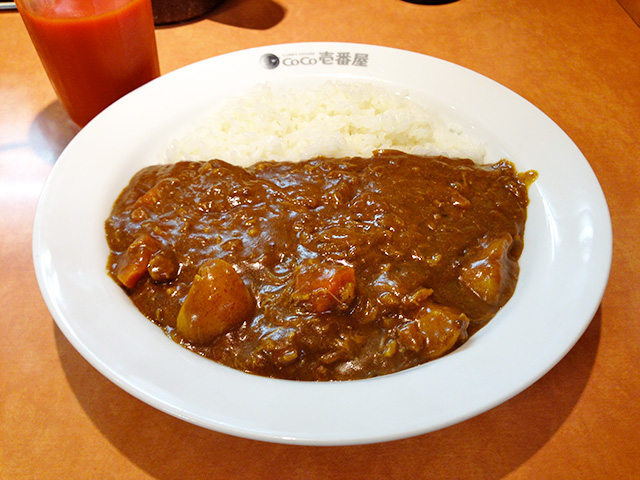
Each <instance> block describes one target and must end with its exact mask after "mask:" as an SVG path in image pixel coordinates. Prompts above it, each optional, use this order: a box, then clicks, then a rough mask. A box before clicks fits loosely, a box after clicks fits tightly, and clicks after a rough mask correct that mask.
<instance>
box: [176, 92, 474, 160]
mask: <svg viewBox="0 0 640 480" xmlns="http://www.w3.org/2000/svg"><path fill="white" fill-rule="evenodd" d="M379 149H395V150H401V151H403V152H406V153H414V154H419V155H447V156H450V157H466V158H471V159H473V160H474V161H476V162H479V163H482V162H483V161H484V155H485V146H484V145H483V144H482V143H481V142H477V141H474V140H472V139H471V138H469V137H468V136H467V135H466V134H465V133H464V132H463V131H462V130H461V129H460V128H459V127H458V126H457V125H454V124H451V123H447V122H445V121H444V120H443V119H442V118H441V117H440V116H439V115H437V114H436V113H434V112H433V111H431V110H430V109H428V108H426V107H424V106H421V105H418V104H417V103H415V102H413V101H412V100H411V99H410V98H409V97H408V96H406V95H400V94H396V93H391V92H390V91H387V90H385V89H383V88H380V87H376V86H374V85H371V84H366V83H360V82H327V83H326V84H324V85H322V86H320V87H317V88H305V89H297V90H296V89H292V90H287V91H285V92H276V91H275V90H274V89H273V88H272V87H271V86H270V85H269V84H262V85H260V86H258V87H256V88H254V89H253V90H252V91H250V92H249V93H248V94H246V95H243V96H240V97H237V98H233V99H231V100H230V101H229V102H228V103H227V104H225V105H224V106H223V107H222V108H221V109H220V110H218V111H216V112H213V114H212V115H211V116H210V117H209V118H208V119H206V120H205V121H204V122H202V123H201V124H199V125H198V126H196V127H195V128H194V129H193V130H192V131H190V132H189V133H188V134H186V135H184V136H182V137H180V138H178V139H176V140H174V141H173V142H172V143H171V144H170V146H169V148H168V152H167V161H168V162H170V163H173V162H176V161H180V160H209V159H214V158H216V159H220V160H225V161H228V162H232V163H236V164H238V165H242V166H248V165H251V164H253V163H255V162H257V161H261V160H288V161H300V160H307V159H309V158H314V157H317V156H326V157H355V156H362V157H369V156H371V154H372V152H374V151H375V150H379Z"/></svg>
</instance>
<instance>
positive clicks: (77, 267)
mask: <svg viewBox="0 0 640 480" xmlns="http://www.w3.org/2000/svg"><path fill="white" fill-rule="evenodd" d="M324 52H329V53H332V54H333V56H332V57H325V58H332V59H333V60H332V61H331V62H330V63H329V64H325V63H323V62H321V61H319V59H320V57H321V54H322V53H324ZM267 54H271V55H274V56H275V57H277V59H278V61H277V63H278V65H277V66H276V67H275V68H268V67H267V66H266V65H267V64H268V63H269V62H265V59H266V58H267V57H265V55H267ZM345 54H346V55H345ZM275 57H270V58H271V59H274V58H275ZM347 57H348V58H350V59H351V64H349V65H344V64H341V63H340V61H339V60H338V59H344V58H347ZM356 58H357V59H359V64H358V62H356V64H353V60H354V59H356ZM274 63H276V62H273V61H272V62H271V66H273V64H274ZM327 79H348V80H357V79H362V80H365V81H367V82H369V83H373V84H377V85H382V86H386V87H388V88H390V89H393V90H398V91H405V90H406V91H408V92H409V93H410V94H411V96H412V97H414V98H415V99H416V100H418V101H421V102H429V103H430V104H431V105H434V106H435V107H436V109H437V110H438V111H439V112H440V113H441V114H443V115H444V116H446V117H450V118H451V119H453V120H455V121H457V122H458V123H459V124H461V125H462V126H463V127H464V128H465V129H467V131H469V132H471V133H472V134H473V135H477V137H478V138H481V139H484V140H485V141H486V142H487V143H488V144H489V157H490V158H491V159H494V160H498V159H499V158H500V157H506V158H508V159H510V160H511V161H513V162H514V163H515V164H516V166H517V167H518V169H519V170H520V171H524V170H527V169H535V170H537V171H538V172H539V178H538V180H537V181H536V182H535V184H534V185H533V186H532V187H531V189H530V197H531V204H530V207H529V219H528V222H527V227H526V237H525V250H524V252H523V255H522V257H521V274H520V279H519V283H518V287H517V289H516V292H515V294H514V296H513V298H512V299H511V300H510V302H509V303H508V304H507V305H506V306H505V307H504V308H503V310H502V311H501V312H500V313H499V314H498V315H497V316H496V317H495V318H494V319H493V320H492V321H491V322H490V323H489V325H487V326H486V327H485V328H484V329H482V330H481V331H480V332H479V333H478V334H477V335H475V336H474V337H472V338H471V339H470V340H469V341H468V342H467V343H466V344H465V345H464V346H463V347H462V348H460V349H459V350H457V351H456V352H454V353H452V354H450V355H448V356H446V357H444V358H442V359H439V360H436V361H434V362H431V363H428V364H426V365H423V366H420V367H416V368H413V369H410V370H407V371H404V372H401V373H397V374H394V375H388V376H383V377H379V378H374V379H370V380H358V381H352V382H334V383H307V382H291V381H284V380H274V379H268V378H261V377H256V376H252V375H248V374H244V373H241V372H238V371H235V370H232V369H229V368H226V367H223V366H220V365H218V364H216V363H214V362H212V361H210V360H207V359H204V358H202V357H199V356H198V355H195V354H193V353H191V352H189V351H187V350H185V349H183V348H181V347H180V346H178V345H177V344H175V343H173V342H172V341H171V340H170V339H168V338H167V337H166V336H165V335H164V334H163V333H162V331H161V330H160V329H159V328H158V327H156V326H154V325H153V324H152V323H151V322H150V321H148V320H147V319H145V318H144V317H143V316H142V315H140V314H139V313H138V311H137V310H136V309H135V307H133V305H132V304H131V303H130V302H129V300H128V298H127V297H126V296H125V294H124V293H123V291H122V290H121V289H120V288H119V287H118V286H117V285H116V284H115V283H114V282H113V281H112V280H111V279H110V278H109V277H108V276H107V274H106V273H105V266H106V259H107V254H108V249H107V245H106V241H105V238H104V220H105V219H106V218H107V216H108V214H109V212H110V209H111V206H112V203H113V201H114V199H115V198H116V196H117V195H118V193H119V192H120V191H121V189H122V188H123V187H124V186H125V185H126V183H127V182H128V180H129V179H130V177H131V176H132V175H133V174H134V173H135V172H136V171H137V170H138V169H140V168H141V167H143V166H146V165H149V164H152V163H156V162H157V160H158V156H159V155H160V153H161V151H162V148H164V147H165V146H166V143H167V140H168V139H170V138H172V137H173V136H174V135H175V134H176V132H178V131H179V130H180V129H182V128H183V127H184V125H185V124H187V123H191V122H192V121H193V120H194V119H195V118H198V117H200V116H201V115H203V114H205V113H207V112H209V111H210V110H211V109H212V108H214V107H215V106H216V105H218V104H220V103H221V102H222V101H223V100H224V99H225V98H228V97H229V96H230V95H235V94H239V93H242V92H245V91H247V90H249V89H250V88H251V87H252V86H254V85H255V84H257V83H262V82H265V81H268V82H270V83H271V84H272V85H274V86H277V87H283V88H284V87H287V86H290V85H296V86H297V85H306V84H320V83H324V82H325V81H326V80H327ZM611 249H612V237H611V221H610V218H609V212H608V209H607V205H606V202H605V199H604V196H603V193H602V190H601V188H600V186H599V184H598V182H597V180H596V178H595V176H594V174H593V172H592V170H591V169H590V167H589V164H588V163H587V161H586V159H585V158H584V157H583V155H582V154H581V153H580V151H579V150H578V148H577V147H576V146H575V145H574V144H573V142H572V141H571V140H570V139H569V138H568V137H567V135H565V134H564V133H563V132H562V130H561V129H560V128H559V127H558V126H557V125H556V124H555V123H554V122H553V121H552V120H550V119H549V118H548V117H547V116H545V115H544V114H543V113H542V112H541V111H539V110H538V109H537V108H536V107H534V106H533V105H531V104H530V103H528V102H527V101H526V100H524V99H523V98H521V97H520V96H518V95H516V94H515V93H513V92H512V91H510V90H508V89H507V88H505V87H503V86H501V85H499V84H497V83H495V82H493V81H491V80H489V79H487V78H486V77H483V76H481V75H478V74H476V73H474V72H471V71H469V70H467V69H465V68H462V67H459V66H457V65H453V64H451V63H448V62H445V61H442V60H438V59H435V58H431V57H427V56H424V55H420V54H416V53H411V52H406V51H401V50H395V49H390V48H384V47H376V46H369V45H359V44H341V43H307V44H289V45H277V46H268V47H261V48H256V49H251V50H245V51H241V52H236V53H232V54H229V55H223V56H220V57H216V58H212V59H209V60H205V61H202V62H200V63H197V64H194V65H190V66H188V67H185V68H183V69H181V70H178V71H176V72H173V73H170V74H168V75H165V76H163V77H161V78H160V79H158V80H155V81H153V82H151V83H150V84H148V85H146V86H144V87H142V88H141V89H138V90H137V91H135V92H133V93H132V94H130V95H128V96H126V97H125V98H123V99H122V100H120V101H118V102H116V103H115V104H114V105H112V106H111V107H110V108H108V109H107V110H105V111H104V112H103V113H102V114H100V115H99V116H98V117H96V118H95V119H94V121H92V122H91V123H90V124H89V125H88V126H87V127H86V128H84V129H83V130H82V131H80V133H79V134H78V135H77V136H76V137H75V138H74V140H73V141H72V142H71V143H70V145H69V146H68V147H67V149H66V150H65V151H64V152H63V153H62V155H61V156H60V158H59V160H58V161H57V163H56V165H55V167H54V168H53V171H52V173H51V176H50V178H49V179H48V181H47V183H46V186H45V188H44V191H43V193H42V197H41V200H40V203H39V205H38V210H37V214H36V220H35V227H34V238H33V254H34V262H35V267H36V274H37V277H38V282H39V284H40V288H41V290H42V294H43V296H44V299H45V301H46V303H47V306H48V307H49V309H50V311H51V313H52V315H53V317H54V319H55V321H56V323H57V324H58V326H59V327H60V329H61V330H62V332H63V333H64V335H65V336H66V337H67V338H68V340H69V341H70V342H71V343H72V344H73V346H74V347H75V348H76V349H77V350H78V351H79V352H80V353H81V354H82V355H83V356H84V358H86V359H87V360H88V361H89V362H90V363H91V364H92V365H93V366H94V367H95V368H97V369H98V370H99V371H100V372H101V373H102V374H104V375H105V376H106V377H107V378H109V379H110V380H112V381H113V382H115V383H116V384H117V385H119V386H120V387H121V388H123V389H124V390H126V391H127V392H129V393H131V394H132V395H134V396H135V397H137V398H139V399H140V400H142V401H144V402H146V403H148V404H150V405H152V406H154V407H156V408H158V409H160V410H162V411H165V412H167V413H169V414H171V415H175V416H176V417H179V418H181V419H184V420H186V421H188V422H192V423H194V424H197V425H200V426H202V427H205V428H209V429H213V430H217V431H220V432H225V433H229V434H233V435H237V436H242V437H249V438H253V439H260V440H266V441H276V442H284V443H298V444H317V445H337V444H356V443H369V442H377V441H384V440H392V439H397V438H403V437H408V436H412V435H417V434H421V433H425V432H430V431H433V430H436V429H439V428H442V427H445V426H448V425H452V424H454V423H457V422H460V421H463V420H465V419H468V418H470V417H472V416H474V415H477V414H479V413H481V412H484V411H486V410H488V409H490V408H492V407H494V406H496V405H498V404H500V403H501V402H504V401H505V400H507V399H509V398H511V397H512V396H514V395H516V394H517V393H519V392H521V391H522V390H523V389H525V388H526V387H527V386H529V385H531V384H532V383H533V382H534V381H536V380H537V379H538V378H540V377H541V376H542V375H544V374H545V373H546V372H547V371H548V370H549V369H551V368H552V367H553V366H554V365H555V364H556V363H557V362H558V361H559V360H560V359H561V358H562V357H563V356H564V355H565V354H566V353H567V352H568V351H569V349H570V348H571V347H572V346H573V345H574V344H575V342H576V341H577V340H578V338H579V337H580V336H581V335H582V333H583V332H584V330H585V329H586V327H587V326H588V324H589V322H590V321H591V319H592V317H593V315H594V314H595V312H596V309H597V308H598V305H599V303H600V300H601V298H602V295H603V293H604V289H605V286H606V283H607V279H608V275H609V269H610V265H611Z"/></svg>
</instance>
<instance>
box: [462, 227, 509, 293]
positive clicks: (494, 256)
mask: <svg viewBox="0 0 640 480" xmlns="http://www.w3.org/2000/svg"><path fill="white" fill-rule="evenodd" d="M512 244H513V239H512V237H511V235H509V234H505V235H503V236H500V237H497V238H495V239H493V240H491V241H490V242H488V243H487V244H486V246H485V247H484V248H482V249H481V250H480V251H479V252H478V253H477V254H476V255H474V256H472V258H470V259H469V260H468V261H467V263H466V265H465V266H464V267H463V268H462V273H461V274H460V281H461V282H462V284H463V285H465V286H466V287H467V288H469V289H470V290H471V291H472V292H473V293H474V294H475V295H476V296H477V297H479V298H480V299H482V300H483V301H484V302H486V303H487V304H489V305H498V304H499V302H500V299H501V298H502V293H503V292H504V289H505V287H506V286H507V285H510V284H512V283H515V282H513V278H514V277H515V275H517V272H518V270H517V268H518V267H517V263H516V262H515V261H514V260H512V259H511V258H509V249H510V248H511V245H512Z"/></svg>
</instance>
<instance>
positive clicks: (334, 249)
mask: <svg viewBox="0 0 640 480" xmlns="http://www.w3.org/2000/svg"><path fill="white" fill-rule="evenodd" d="M535 175H536V174H535V172H524V173H518V172H517V171H516V170H515V168H514V167H513V165H512V164H511V163H509V162H508V161H500V162H498V163H495V164H488V165H479V164H477V163H474V162H473V161H471V160H464V159H456V158H447V157H443V156H421V155H412V154H408V153H403V152H399V151H396V150H385V151H378V152H376V153H375V154H374V155H373V157H371V158H361V157H349V158H324V157H318V158H313V159H309V160H305V161H301V162H297V163H294V162H273V161H272V162H259V163H257V164H254V165H252V166H249V167H246V168H243V167H239V166H234V165H232V164H230V163H227V162H225V161H222V160H210V161H180V162H177V163H172V164H166V165H156V166H151V167H147V168H145V169H143V170H141V171H140V172H138V173H137V174H136V175H135V176H134V177H133V179H132V180H131V182H130V184H129V185H128V186H127V187H126V188H125V189H124V190H123V192H122V193H121V195H120V196H119V197H118V199H117V200H116V202H115V204H114V206H113V210H112V212H111V215H110V217H109V218H108V219H107V221H106V223H105V228H106V235H107V241H108V244H109V247H110V250H111V254H110V257H109V260H108V266H107V268H108V272H109V274H110V275H111V276H112V277H113V279H114V280H115V281H116V282H118V283H119V284H120V285H122V287H123V288H124V290H125V291H126V292H127V294H128V295H129V297H130V298H131V300H132V301H133V303H134V304H135V305H136V307H137V308H138V309H139V310H140V311H141V312H142V313H143V314H144V315H145V316H146V317H148V318H149V319H151V320H152V321H153V322H155V323H156V324H157V325H159V326H160V327H161V328H163V330H164V331H165V332H166V334H167V335H168V336H169V337H171V338H172V339H173V340H174V341H176V342H178V343H179V344H181V345H183V346H184V347H186V348H188V349H190V350H192V351H194V352H196V353H198V354H200V355H203V356H205V357H208V358H210V359H212V360H214V361H216V362H219V363H221V364H223V365H227V366H229V367H232V368H235V369H238V370H240V371H243V372H248V373H253V374H257V375H262V376H269V377H276V378H283V379H291V380H311V381H326V380H352V379H360V378H368V377H374V376H379V375H385V374H389V373H392V372H397V371H400V370H404V369H407V368H410V367H413V366H416V365H420V364H423V363H425V362H428V361H430V360H433V359H436V358H439V357H441V356H443V355H445V354H446V353H448V352H451V351H452V350H454V349H456V348H457V347H458V346H460V345H461V344H463V343H464V342H465V341H466V340H467V339H468V338H469V336H470V335H472V334H473V333H474V332H476V331H477V330H478V329H480V328H481V327H482V326H484V325H485V324H486V323H487V322H488V321H489V320H490V319H491V318H492V317H493V316H494V315H495V314H496V313H497V312H498V310H499V309H500V308H501V307H502V306H503V305H504V304H505V303H506V302H507V301H508V300H509V298H510V297H511V295H512V294H513V292H514V289H515V285H516V281H517V277H518V273H519V267H518V259H519V257H520V254H521V252H522V249H523V235H524V227H525V221H526V213H527V205H528V194H527V188H528V185H529V184H530V183H531V182H532V181H534V179H535Z"/></svg>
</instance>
